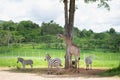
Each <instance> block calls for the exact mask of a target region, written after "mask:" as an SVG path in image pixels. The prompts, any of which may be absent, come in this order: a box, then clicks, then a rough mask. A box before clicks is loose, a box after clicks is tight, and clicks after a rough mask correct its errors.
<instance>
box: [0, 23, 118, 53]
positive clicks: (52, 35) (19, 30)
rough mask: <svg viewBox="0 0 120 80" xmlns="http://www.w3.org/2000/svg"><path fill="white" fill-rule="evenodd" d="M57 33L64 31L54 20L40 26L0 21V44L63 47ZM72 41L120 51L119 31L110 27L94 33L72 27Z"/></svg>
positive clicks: (87, 45) (92, 46) (81, 45)
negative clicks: (43, 44)
mask: <svg viewBox="0 0 120 80" xmlns="http://www.w3.org/2000/svg"><path fill="white" fill-rule="evenodd" d="M58 33H64V29H63V27H61V26H60V25H59V24H57V23H55V22H54V21H50V22H48V23H45V22H43V23H42V24H41V26H39V25H38V24H36V23H33V22H32V21H21V22H19V23H15V22H13V21H2V22H1V23H0V46H9V45H10V44H15V45H16V44H19V43H28V42H30V43H31V44H32V45H33V48H34V46H35V43H45V44H46V47H49V48H64V46H65V45H64V42H63V40H58V39H56V36H57V34H58ZM74 43H75V44H77V45H78V46H79V47H80V48H82V49H86V50H88V49H98V48H99V49H104V51H113V52H120V33H117V32H116V31H115V29H113V28H111V29H110V30H108V31H106V32H101V33H95V32H93V31H92V30H86V29H84V30H79V29H78V28H76V27H75V28H74Z"/></svg>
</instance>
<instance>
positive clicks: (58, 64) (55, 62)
mask: <svg viewBox="0 0 120 80" xmlns="http://www.w3.org/2000/svg"><path fill="white" fill-rule="evenodd" d="M46 60H47V62H48V74H49V73H52V70H51V69H52V67H56V68H57V70H58V71H59V70H60V67H61V66H62V65H61V60H60V59H59V58H54V59H51V57H50V55H49V54H46V56H45V61H46Z"/></svg>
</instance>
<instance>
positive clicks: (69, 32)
mask: <svg viewBox="0 0 120 80" xmlns="http://www.w3.org/2000/svg"><path fill="white" fill-rule="evenodd" d="M63 3H64V12H65V26H64V28H65V35H66V37H67V38H68V39H70V40H72V39H73V25H74V12H75V0H70V5H69V16H68V0H63ZM70 56H71V55H70V53H69V44H67V43H66V54H65V69H69V68H70V62H69V60H70Z"/></svg>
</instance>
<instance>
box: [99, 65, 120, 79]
mask: <svg viewBox="0 0 120 80" xmlns="http://www.w3.org/2000/svg"><path fill="white" fill-rule="evenodd" d="M115 75H118V76H119V77H120V65H119V66H118V67H115V68H112V69H109V70H107V71H105V72H103V73H100V76H115Z"/></svg>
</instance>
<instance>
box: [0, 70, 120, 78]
mask: <svg viewBox="0 0 120 80" xmlns="http://www.w3.org/2000/svg"><path fill="white" fill-rule="evenodd" d="M105 70H106V69H92V70H85V69H83V68H81V69H79V73H78V72H75V70H73V69H71V70H64V69H62V70H61V72H60V73H61V74H56V70H55V71H54V70H53V72H55V73H52V74H47V69H46V68H34V69H32V70H31V69H26V70H23V69H16V68H0V80H120V77H117V76H114V77H100V76H98V75H97V74H98V73H101V72H104V71H105Z"/></svg>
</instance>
